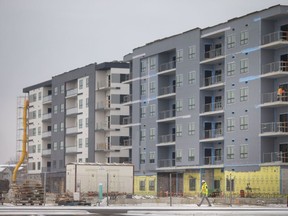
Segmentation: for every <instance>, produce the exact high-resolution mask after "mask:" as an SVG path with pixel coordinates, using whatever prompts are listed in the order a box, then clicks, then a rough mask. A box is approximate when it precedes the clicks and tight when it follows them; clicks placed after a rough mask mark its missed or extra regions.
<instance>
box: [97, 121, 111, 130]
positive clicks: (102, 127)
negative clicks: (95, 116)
mask: <svg viewBox="0 0 288 216" xmlns="http://www.w3.org/2000/svg"><path fill="white" fill-rule="evenodd" d="M95 129H96V130H108V129H110V124H109V125H108V123H106V122H98V123H96V127H95Z"/></svg>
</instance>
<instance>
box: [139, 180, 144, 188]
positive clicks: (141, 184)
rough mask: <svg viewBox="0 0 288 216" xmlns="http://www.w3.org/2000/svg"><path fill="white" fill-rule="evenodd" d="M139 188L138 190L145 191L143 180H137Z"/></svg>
mask: <svg viewBox="0 0 288 216" xmlns="http://www.w3.org/2000/svg"><path fill="white" fill-rule="evenodd" d="M139 190H140V191H145V180H140V181H139Z"/></svg>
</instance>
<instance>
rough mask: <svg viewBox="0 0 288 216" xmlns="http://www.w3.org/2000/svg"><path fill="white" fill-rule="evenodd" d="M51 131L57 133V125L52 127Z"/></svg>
mask: <svg viewBox="0 0 288 216" xmlns="http://www.w3.org/2000/svg"><path fill="white" fill-rule="evenodd" d="M53 131H54V132H57V131H58V125H57V124H54V126H53Z"/></svg>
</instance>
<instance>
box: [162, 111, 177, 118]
mask: <svg viewBox="0 0 288 216" xmlns="http://www.w3.org/2000/svg"><path fill="white" fill-rule="evenodd" d="M158 116H159V117H158V118H159V119H166V118H172V117H175V116H176V110H175V109H171V110H164V111H160V112H159V115H158Z"/></svg>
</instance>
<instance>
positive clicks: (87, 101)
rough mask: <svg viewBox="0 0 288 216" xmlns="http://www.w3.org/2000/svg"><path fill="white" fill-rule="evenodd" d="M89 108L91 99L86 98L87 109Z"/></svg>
mask: <svg viewBox="0 0 288 216" xmlns="http://www.w3.org/2000/svg"><path fill="white" fill-rule="evenodd" d="M88 106H89V98H88V97H87V98H86V108H88Z"/></svg>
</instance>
